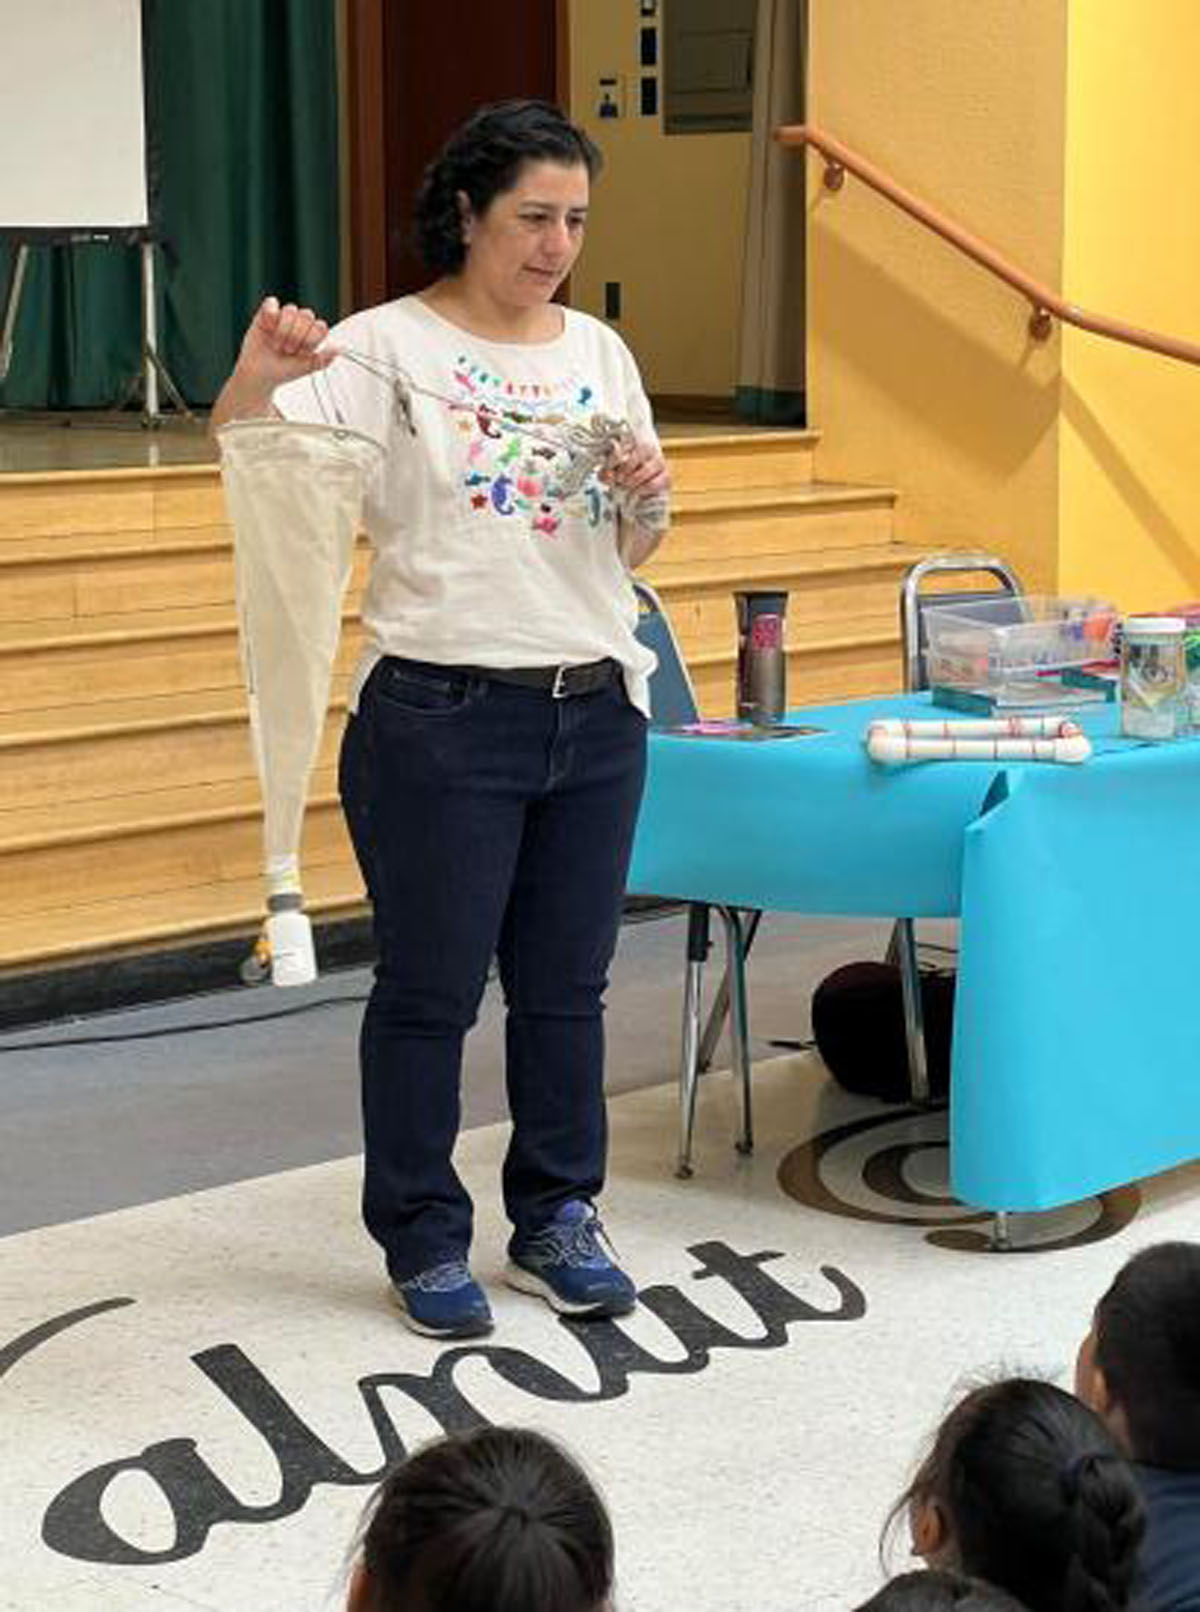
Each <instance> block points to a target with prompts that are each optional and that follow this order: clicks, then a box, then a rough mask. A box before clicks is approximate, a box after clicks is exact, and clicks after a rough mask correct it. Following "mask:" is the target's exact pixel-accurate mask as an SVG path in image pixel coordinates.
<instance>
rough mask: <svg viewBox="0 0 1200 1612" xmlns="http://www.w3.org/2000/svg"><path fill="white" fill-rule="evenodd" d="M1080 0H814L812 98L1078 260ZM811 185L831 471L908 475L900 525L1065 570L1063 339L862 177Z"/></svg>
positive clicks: (922, 539)
mask: <svg viewBox="0 0 1200 1612" xmlns="http://www.w3.org/2000/svg"><path fill="white" fill-rule="evenodd" d="M1066 8H1067V0H970V3H969V4H967V3H964V0H904V4H903V5H902V6H897V4H896V0H810V21H809V38H810V66H809V106H810V116H811V118H812V120H813V122H815V123H817V124H820V125H822V126H824V127H825V128H827V129H828V130H829V132H830V133H832V134H834V135H836V136H837V137H838V138H840V139H842V140H843V141H844V142H845V143H846V144H848V145H850V146H853V147H855V148H857V149H859V150H861V152H862V153H863V154H864V155H865V156H867V157H869V158H871V159H872V160H873V161H874V162H876V163H877V164H879V165H880V166H881V167H883V168H884V169H886V170H888V171H890V172H891V173H893V174H894V175H895V177H896V178H897V179H898V180H899V181H900V182H901V183H902V184H903V185H905V186H906V187H907V188H908V189H910V190H913V191H915V192H916V193H917V194H918V195H920V196H922V197H924V198H925V199H926V200H928V201H929V202H931V203H933V204H934V205H935V206H937V207H939V208H940V209H941V210H942V211H944V212H947V213H949V214H950V215H951V216H953V217H954V218H956V219H957V220H959V221H960V222H961V223H963V224H965V225H966V226H967V227H969V228H971V229H972V230H973V231H974V232H975V233H976V234H978V235H981V236H983V237H984V238H985V239H986V240H988V241H990V242H991V243H992V244H993V245H994V246H995V247H996V248H998V249H999V250H1000V251H1001V252H1003V253H1004V254H1005V255H1006V256H1008V257H1010V258H1012V259H1013V260H1015V261H1016V262H1017V263H1018V264H1020V265H1022V266H1023V267H1024V268H1025V269H1026V270H1027V272H1029V273H1032V274H1033V275H1034V276H1035V277H1036V278H1038V279H1042V280H1045V281H1048V282H1049V283H1050V285H1051V286H1053V287H1057V286H1059V285H1060V283H1061V273H1062V232H1063V199H1064V171H1063V149H1064V126H1065V86H1066V47H1067V18H1066ZM797 160H798V161H799V160H807V161H808V162H809V163H810V164H812V168H811V170H810V172H811V179H812V182H811V183H810V186H809V197H810V201H809V221H808V222H809V228H808V241H809V269H808V277H809V285H808V291H809V349H808V391H809V399H810V419H811V422H812V424H813V425H815V426H817V427H818V428H819V429H820V430H821V431H822V433H823V438H822V445H821V450H820V457H819V467H820V472H821V475H822V476H823V477H826V478H833V479H838V480H849V481H877V482H885V483H889V484H892V485H894V486H896V487H897V488H898V489H899V490H900V492H901V499H900V503H899V505H898V510H897V534H898V536H899V537H900V538H901V540H903V541H906V542H912V543H916V544H919V545H921V546H922V547H926V548H930V549H935V548H950V547H953V548H963V547H981V548H987V549H991V550H994V551H996V552H998V553H999V554H1001V555H1002V556H1004V557H1006V558H1007V559H1009V560H1010V562H1011V563H1012V564H1013V565H1015V566H1016V568H1017V569H1018V571H1019V573H1020V574H1021V576H1022V578H1023V580H1024V581H1025V583H1026V585H1027V586H1042V587H1052V586H1053V585H1054V583H1055V580H1056V570H1057V558H1058V556H1057V529H1058V492H1059V489H1058V432H1059V423H1058V422H1059V404H1060V376H1059V363H1060V348H1061V342H1060V338H1059V337H1058V336H1057V335H1056V336H1054V337H1053V338H1052V339H1051V340H1050V341H1049V342H1048V343H1045V344H1042V345H1037V344H1034V343H1033V342H1031V341H1030V340H1029V338H1028V334H1027V308H1026V305H1025V304H1024V303H1023V302H1022V301H1021V300H1020V299H1019V298H1018V297H1017V296H1016V295H1015V294H1014V293H1013V292H1010V291H1009V290H1007V289H1006V288H1005V287H1004V286H1002V285H1000V284H999V283H998V282H996V281H994V280H993V279H992V278H991V277H990V276H988V275H987V274H985V273H984V272H983V271H981V270H980V269H978V268H976V267H975V266H974V265H973V264H971V263H969V262H968V261H966V260H965V259H962V258H960V257H959V256H958V255H957V254H956V253H955V252H953V251H952V250H951V249H950V248H949V247H947V246H946V245H945V244H944V243H943V242H941V241H939V240H937V239H936V238H935V237H933V236H932V235H931V234H929V233H928V232H927V231H925V230H923V229H921V228H920V227H919V226H918V225H916V224H914V223H913V222H911V221H910V220H908V219H906V218H904V217H903V216H902V215H900V214H898V213H897V212H895V211H894V210H893V209H892V208H890V207H888V206H887V204H886V203H884V202H883V201H881V200H880V199H879V198H878V197H876V196H875V195H873V194H872V193H871V192H869V191H867V190H866V189H865V188H864V187H862V186H861V185H858V184H856V182H855V181H853V180H852V179H848V180H847V182H846V185H845V188H844V189H843V190H842V191H841V192H840V193H838V194H837V195H830V194H828V193H827V192H826V191H825V190H824V188H823V187H822V186H821V184H820V183H819V182H818V179H819V173H820V168H819V166H818V165H817V160H816V159H815V158H814V157H811V156H810V157H808V158H806V159H801V158H800V157H797Z"/></svg>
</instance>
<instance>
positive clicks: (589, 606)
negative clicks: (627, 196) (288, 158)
mask: <svg viewBox="0 0 1200 1612" xmlns="http://www.w3.org/2000/svg"><path fill="white" fill-rule="evenodd" d="M562 311H563V314H564V316H565V319H564V327H563V331H562V334H561V335H559V336H558V337H557V338H555V339H554V340H553V341H548V342H539V343H536V344H532V345H529V344H522V343H510V342H495V341H487V340H484V339H483V338H481V337H479V336H473V335H471V334H470V333H469V332H467V331H465V330H462V329H460V328H459V327H458V326H457V325H454V324H451V323H450V322H449V321H448V320H446V319H443V318H442V316H441V315H440V314H437V313H435V312H434V311H433V310H432V309H431V308H428V307H426V305H425V304H424V303H423V302H422V301H421V300H420V299H419V298H418V297H402V298H400V299H399V300H398V301H396V302H389V303H385V304H383V305H382V306H381V307H378V308H371V309H368V310H367V311H365V312H363V313H357V314H353V315H352V316H351V317H350V318H349V319H346V320H344V321H343V322H342V323H341V324H340V325H338V326H337V327H336V328H335V329H334V330H333V332H332V334H331V336H330V342H331V344H332V345H333V346H335V347H339V348H342V349H343V350H345V349H350V350H352V351H353V352H355V353H359V354H363V355H365V356H366V357H368V358H369V359H375V360H377V361H381V365H380V367H381V371H383V373H382V374H379V373H368V371H367V370H366V369H365V368H363V366H362V365H360V364H358V363H355V362H353V361H352V360H351V359H350V358H348V357H345V356H343V357H340V358H338V359H336V360H335V361H334V362H333V363H332V364H331V365H330V366H329V367H328V368H327V369H325V370H322V371H320V372H319V373H317V374H315V375H312V376H306V377H305V378H304V379H302V380H299V381H289V382H288V383H287V384H286V385H284V386H281V387H279V388H278V389H277V390H276V392H275V398H274V401H275V406H276V407H277V408H278V410H279V412H280V413H281V414H282V415H283V416H284V418H285V419H290V420H303V421H310V422H320V421H324V422H326V423H329V424H343V425H346V426H350V427H352V428H354V429H356V430H359V431H362V432H365V433H366V434H367V435H368V436H371V437H374V438H375V439H376V440H377V441H379V442H381V443H383V444H384V445H385V446H386V448H387V453H386V456H385V458H384V460H383V463H382V467H381V469H380V471H379V472H378V474H377V475H376V476H375V477H374V478H373V479H372V481H371V483H370V484H369V486H368V489H367V497H366V504H365V510H364V522H365V525H366V530H367V535H368V537H369V538H370V540H371V543H372V546H373V548H374V555H373V559H372V565H371V574H370V580H369V582H368V584H367V590H366V594H365V597H364V600H363V625H364V627H365V630H366V646H365V648H364V652H363V657H362V659H361V661H360V662H359V666H358V669H357V672H356V674H355V677H354V680H353V683H352V686H351V696H350V703H351V708H352V709H353V708H354V706H355V705H356V703H357V700H358V695H359V692H360V690H361V689H362V686H363V683H364V682H365V681H366V678H367V675H368V673H369V672H370V670H371V668H372V666H374V664H375V662H376V661H377V660H378V659H379V657H380V656H381V655H400V656H405V657H407V658H409V659H412V660H425V661H434V662H436V663H438V664H440V665H463V666H484V667H486V666H495V667H521V666H558V665H574V664H580V663H583V662H586V661H594V660H600V659H602V658H603V657H606V656H611V657H612V659H614V660H616V661H619V662H620V663H621V665H622V667H623V668H624V672H625V682H626V687H627V689H628V691H629V697H630V699H631V700H632V701H633V703H634V704H635V705H636V706H638V708H639V709H640V710H642V711H643V712H645V713H646V714H647V715H648V714H649V695H648V680H649V676H650V673H651V672H652V671H653V669H654V665H655V657H654V654H653V653H652V651H650V650H648V649H646V648H645V647H644V646H643V645H641V644H640V643H639V642H638V640H637V638H636V637H635V634H634V627H635V624H636V622H637V601H636V598H635V596H634V593H633V588H632V585H631V583H630V580H629V576H628V573H627V571H626V569H625V566H624V563H623V562H622V559H621V557H620V554H619V553H618V550H617V517H616V512H615V510H614V507H613V498H612V494H611V492H610V491H609V489H608V488H607V487H606V486H605V485H604V483H603V482H601V481H600V480H599V479H598V478H597V477H596V476H592V477H591V478H590V479H589V481H588V482H587V483H586V484H585V485H584V487H583V488H582V490H581V491H580V492H578V493H576V494H575V495H574V496H572V497H570V498H566V499H564V498H562V497H561V496H559V495H558V494H557V491H556V485H555V478H556V475H557V474H558V473H561V471H562V470H563V469H564V468H565V467H566V464H567V459H566V457H565V455H563V454H561V453H559V454H556V453H555V452H554V450H553V447H552V446H550V445H548V444H547V442H545V441H543V440H539V439H535V438H533V437H531V436H529V435H525V434H523V433H520V432H517V431H513V430H509V429H505V420H506V418H507V419H508V420H510V421H512V422H513V423H516V424H521V425H526V426H527V427H529V429H530V430H534V431H536V430H541V431H544V432H546V433H547V434H548V435H550V436H553V433H554V428H555V427H556V426H561V424H563V423H564V422H568V423H570V422H576V423H581V424H582V423H586V422H587V420H588V419H590V417H591V416H592V415H593V414H596V413H601V414H606V415H611V416H613V417H615V418H616V419H619V420H627V421H628V422H629V424H630V425H631V426H632V428H633V431H634V434H635V435H636V436H637V437H638V438H640V439H647V438H649V439H653V437H654V428H653V423H652V420H651V415H650V406H649V403H648V402H647V400H646V394H645V392H644V391H643V389H642V383H641V379H640V377H639V375H638V372H637V366H636V365H635V364H634V361H633V358H632V356H631V355H630V353H629V350H628V348H627V347H626V346H625V344H624V342H623V341H622V340H621V338H620V337H619V336H618V335H616V333H615V332H614V331H612V330H610V329H609V328H608V326H607V325H604V324H602V323H601V322H600V321H599V320H598V319H593V318H591V317H590V316H589V315H588V314H584V313H578V312H576V311H575V310H574V309H571V308H564V309H563V310H562ZM388 365H398V366H400V367H401V368H402V369H403V371H404V372H405V374H406V375H407V376H408V378H409V379H410V380H411V381H412V383H413V385H414V386H415V387H422V388H426V389H427V390H428V391H430V392H434V393H437V394H439V398H440V399H449V400H450V401H449V403H447V402H446V401H440V400H439V399H438V398H432V397H427V396H423V395H422V394H421V393H420V392H414V393H413V397H412V405H413V419H414V423H415V425H416V431H417V434H416V436H415V437H413V436H411V435H410V434H409V432H408V429H407V427H406V425H405V423H404V421H403V418H402V415H401V411H400V410H399V409H398V408H397V404H396V399H395V396H394V393H393V390H392V387H391V385H390V384H389V381H388V378H387V370H386V366H388Z"/></svg>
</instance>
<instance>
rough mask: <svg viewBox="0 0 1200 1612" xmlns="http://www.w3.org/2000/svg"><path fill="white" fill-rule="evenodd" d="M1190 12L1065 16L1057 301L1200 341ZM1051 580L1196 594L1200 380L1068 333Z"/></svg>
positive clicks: (1194, 48)
mask: <svg viewBox="0 0 1200 1612" xmlns="http://www.w3.org/2000/svg"><path fill="white" fill-rule="evenodd" d="M1198 60H1200V5H1198V4H1197V3H1196V0H1087V3H1086V4H1082V3H1078V0H1077V3H1076V4H1073V5H1072V7H1071V14H1070V50H1069V95H1068V118H1067V165H1066V171H1067V205H1066V222H1067V229H1066V239H1067V250H1066V269H1065V285H1066V292H1067V295H1068V297H1069V298H1070V300H1071V301H1073V302H1075V303H1077V304H1079V305H1080V306H1082V307H1085V308H1088V309H1090V310H1094V311H1098V312H1102V313H1107V314H1111V315H1114V316H1115V317H1117V318H1121V319H1124V320H1127V321H1128V322H1129V323H1131V324H1136V325H1141V326H1143V327H1147V328H1150V329H1155V330H1160V331H1163V332H1166V333H1169V334H1171V335H1175V336H1180V337H1183V338H1184V339H1185V340H1188V341H1192V342H1196V343H1197V344H1200V96H1197V94H1196V63H1197V61H1198ZM1063 375H1064V383H1063V401H1062V413H1063V444H1062V487H1061V537H1060V545H1061V562H1060V569H1061V580H1062V583H1063V586H1064V588H1066V589H1076V588H1084V587H1086V588H1094V589H1096V590H1097V591H1099V592H1103V593H1108V594H1111V596H1112V597H1114V598H1115V599H1116V600H1117V602H1118V603H1119V604H1121V605H1123V606H1124V607H1125V608H1128V609H1135V610H1136V609H1154V608H1162V607H1163V606H1164V605H1168V604H1171V603H1174V602H1178V601H1180V600H1182V599H1194V598H1197V597H1200V474H1198V473H1197V463H1198V459H1200V450H1198V443H1200V370H1198V369H1196V368H1193V367H1191V366H1188V365H1184V364H1180V363H1175V362H1172V361H1171V360H1169V359H1165V358H1160V357H1157V356H1155V355H1153V354H1149V353H1143V352H1137V351H1134V350H1131V349H1128V348H1123V347H1117V346H1114V345H1113V344H1111V343H1109V342H1105V341H1101V340H1099V339H1097V338H1096V337H1094V336H1089V335H1087V334H1085V333H1083V332H1082V331H1075V330H1068V331H1066V332H1065V334H1064V338H1063Z"/></svg>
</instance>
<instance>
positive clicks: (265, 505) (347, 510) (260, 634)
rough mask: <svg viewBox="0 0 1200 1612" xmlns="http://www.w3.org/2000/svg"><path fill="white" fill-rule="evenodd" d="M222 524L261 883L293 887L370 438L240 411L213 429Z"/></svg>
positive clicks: (373, 447) (273, 890)
mask: <svg viewBox="0 0 1200 1612" xmlns="http://www.w3.org/2000/svg"><path fill="white" fill-rule="evenodd" d="M217 440H218V442H219V444H220V449H221V479H222V481H223V482H224V486H225V498H226V502H227V505H228V509H229V515H230V519H231V520H232V523H233V530H234V552H235V561H236V575H237V608H238V624H239V628H240V634H241V649H242V665H243V670H244V673H245V678H246V689H247V693H248V695H249V702H250V725H251V732H252V735H253V742H254V751H255V759H256V761H257V764H258V772H259V778H260V780H261V783H262V795H263V816H264V855H265V871H266V878H267V888H268V892H269V893H270V894H271V895H279V894H281V893H284V892H289V891H291V892H298V890H299V887H300V881H299V855H300V834H301V829H302V826H303V819H304V804H305V800H306V798H307V794H308V784H309V778H310V775H311V773H312V768H313V763H314V762H315V760H316V756H317V751H318V748H319V746H320V742H321V733H322V729H323V728H324V724H325V713H326V710H327V707H328V704H329V686H330V679H331V675H332V671H333V662H334V658H335V656H336V654H337V649H338V640H339V637H340V634H341V617H342V600H343V597H344V595H345V592H346V584H347V581H348V580H349V576H350V567H351V562H352V560H353V556H354V543H355V537H356V534H357V532H358V530H359V527H360V524H361V520H362V508H363V497H364V494H365V490H366V486H367V481H368V478H369V477H370V475H371V473H372V471H373V470H374V469H375V468H376V466H377V465H378V463H379V461H380V459H381V458H382V454H383V449H382V447H381V446H380V444H379V443H377V442H375V441H373V440H372V439H371V438H370V437H366V436H363V435H362V434H361V433H360V432H357V431H351V430H347V429H345V428H344V427H333V426H324V425H301V424H296V423H294V422H292V421H288V420H276V419H271V420H242V421H236V422H234V423H233V424H231V425H227V426H225V427H223V429H222V430H220V431H219V432H218V433H217Z"/></svg>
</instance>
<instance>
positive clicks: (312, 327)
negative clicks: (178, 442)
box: [208, 297, 338, 432]
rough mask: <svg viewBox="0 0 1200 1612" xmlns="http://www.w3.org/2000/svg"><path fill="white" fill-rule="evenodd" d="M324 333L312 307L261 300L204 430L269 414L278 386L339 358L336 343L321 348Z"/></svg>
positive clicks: (216, 428) (322, 326)
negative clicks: (299, 306) (235, 361)
mask: <svg viewBox="0 0 1200 1612" xmlns="http://www.w3.org/2000/svg"><path fill="white" fill-rule="evenodd" d="M328 335H329V326H328V325H327V324H326V323H325V321H324V319H318V318H317V316H316V314H315V313H314V312H313V311H312V309H311V308H297V306H296V304H295V303H294V302H289V303H287V304H285V305H284V306H283V307H282V308H281V307H280V306H279V299H278V297H266V298H264V300H263V302H262V304H261V306H260V307H259V310H258V312H257V313H256V314H255V315H254V318H253V319H252V320H251V321H250V327H249V329H248V330H247V331H246V334H245V335H244V336H243V337H242V347H241V351H240V352H239V353H238V359H237V363H236V364H235V365H234V366H233V374H232V375H231V376H230V377H229V379H228V380H227V381H226V382H225V385H224V386H223V387H222V388H221V391H220V393H219V395H218V397H217V400H216V402H215V403H214V404H213V406H212V413H211V414H210V415H209V420H208V428H209V430H210V431H213V432H216V431H219V430H220V428H221V427H222V426H223V425H228V423H229V422H230V421H231V420H257V419H263V418H269V417H270V416H271V415H273V414H274V413H275V407H274V404H273V403H272V401H271V399H272V395H273V394H274V391H275V388H276V387H277V386H282V385H283V383H284V382H285V381H294V380H298V379H299V378H300V377H301V376H302V375H312V374H313V373H314V372H315V371H317V370H319V369H325V368H326V366H327V365H329V364H332V363H333V361H334V359H335V358H336V357H337V356H338V353H337V348H336V347H322V346H321V343H322V342H323V341H324V340H325V338H326V337H327V336H328ZM318 348H320V351H319V352H318V350H317V349H318Z"/></svg>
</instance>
